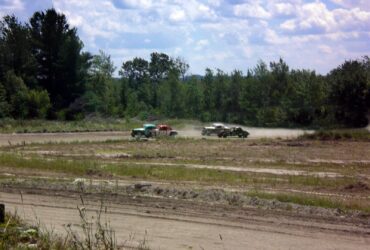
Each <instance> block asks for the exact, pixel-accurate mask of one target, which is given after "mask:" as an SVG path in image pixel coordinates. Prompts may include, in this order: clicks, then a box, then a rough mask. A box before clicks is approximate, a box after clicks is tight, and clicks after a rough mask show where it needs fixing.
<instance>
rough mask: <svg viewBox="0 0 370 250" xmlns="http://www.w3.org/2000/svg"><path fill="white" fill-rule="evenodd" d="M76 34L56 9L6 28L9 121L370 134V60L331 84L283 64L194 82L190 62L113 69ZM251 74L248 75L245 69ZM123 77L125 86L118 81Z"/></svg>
mask: <svg viewBox="0 0 370 250" xmlns="http://www.w3.org/2000/svg"><path fill="white" fill-rule="evenodd" d="M83 47H84V45H83V42H82V41H81V40H80V38H79V36H78V32H77V29H76V28H73V27H71V26H70V25H69V24H68V20H67V19H66V16H65V15H64V14H62V13H58V12H57V11H55V10H54V9H48V10H45V11H39V12H35V13H34V14H33V15H32V17H31V18H30V19H29V21H28V22H27V23H23V22H20V21H19V19H18V18H17V17H16V16H14V15H11V16H9V15H8V16H5V17H3V18H2V20H1V22H0V118H12V119H51V120H52V119H58V120H80V119H84V118H85V117H89V116H101V117H125V118H131V117H137V118H140V119H143V120H144V119H152V118H153V117H166V118H187V119H198V120H201V121H204V122H208V121H223V122H228V123H239V124H246V125H252V126H269V127H283V126H284V127H334V126H343V127H361V126H365V125H367V124H368V120H367V117H368V114H369V107H370V59H369V57H368V56H364V57H362V58H359V59H355V60H346V61H344V62H343V63H342V64H341V65H339V66H338V67H336V68H334V69H333V70H331V71H330V72H329V73H327V74H326V75H321V74H317V73H316V72H315V71H313V70H309V69H293V68H291V67H289V66H288V65H287V63H286V62H285V61H284V60H283V59H282V58H280V59H277V61H274V62H270V63H265V62H263V61H259V62H258V63H257V65H255V66H254V67H250V68H248V69H246V71H245V73H243V72H242V71H241V70H238V69H235V70H234V71H233V72H231V73H225V72H224V71H222V70H221V69H209V68H207V69H205V72H204V75H202V76H198V75H189V74H188V71H189V67H190V66H189V64H188V63H187V62H186V60H185V59H184V58H182V57H177V58H172V57H170V56H169V55H167V54H165V53H161V52H153V53H151V54H150V57H149V58H150V59H149V60H145V59H143V58H139V57H136V58H133V59H132V60H129V61H125V62H123V63H122V65H121V67H120V68H119V69H116V67H115V66H114V64H113V62H112V60H111V57H110V55H108V54H106V53H105V52H103V51H100V52H99V53H98V54H96V55H94V54H91V53H89V52H86V51H85V50H83ZM246 67H247V65H246ZM117 70H118V72H119V74H118V75H119V76H117V74H116V73H115V72H117Z"/></svg>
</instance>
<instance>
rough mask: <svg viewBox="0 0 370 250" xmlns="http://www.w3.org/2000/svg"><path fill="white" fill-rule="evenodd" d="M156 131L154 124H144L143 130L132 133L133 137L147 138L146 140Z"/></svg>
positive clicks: (136, 129)
mask: <svg viewBox="0 0 370 250" xmlns="http://www.w3.org/2000/svg"><path fill="white" fill-rule="evenodd" d="M155 129H156V126H155V125H154V124H150V123H147V124H144V126H143V127H142V128H135V129H133V130H132V131H131V136H132V137H142V136H145V137H146V138H149V137H152V136H153V130H155Z"/></svg>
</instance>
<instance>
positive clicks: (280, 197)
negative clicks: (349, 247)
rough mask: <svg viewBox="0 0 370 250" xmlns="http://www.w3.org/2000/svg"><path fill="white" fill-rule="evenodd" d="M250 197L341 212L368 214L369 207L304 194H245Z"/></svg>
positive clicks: (257, 192)
mask: <svg viewBox="0 0 370 250" xmlns="http://www.w3.org/2000/svg"><path fill="white" fill-rule="evenodd" d="M247 195H248V196H250V197H256V198H260V199H267V200H277V201H280V202H286V203H294V204H298V205H304V206H313V207H323V208H331V209H341V210H344V211H346V210H358V211H362V212H365V213H367V214H370V207H369V206H368V205H367V204H361V203H359V202H357V201H353V200H347V201H342V200H338V199H336V200H334V199H333V198H327V197H317V196H312V195H304V194H299V195H297V194H287V193H267V192H262V191H256V190H255V191H250V192H247Z"/></svg>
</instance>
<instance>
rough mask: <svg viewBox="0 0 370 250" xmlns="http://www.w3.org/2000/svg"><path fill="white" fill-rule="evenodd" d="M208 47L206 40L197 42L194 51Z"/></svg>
mask: <svg viewBox="0 0 370 250" xmlns="http://www.w3.org/2000/svg"><path fill="white" fill-rule="evenodd" d="M208 45H209V41H208V40H207V39H202V40H199V41H198V42H197V43H196V46H195V48H194V50H197V51H199V50H202V49H204V48H205V47H207V46H208Z"/></svg>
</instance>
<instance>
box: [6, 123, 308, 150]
mask: <svg viewBox="0 0 370 250" xmlns="http://www.w3.org/2000/svg"><path fill="white" fill-rule="evenodd" d="M245 129H246V130H247V131H249V132H250V136H249V137H248V138H251V139H258V138H294V137H297V136H299V135H302V134H303V133H304V132H305V131H304V130H300V129H273V128H272V129H267V128H251V127H246V128H245ZM129 134H130V132H129V131H125V132H119V131H108V132H73V133H25V134H16V133H13V134H1V133H0V146H5V145H9V144H12V145H14V144H22V143H40V142H41V143H45V142H73V141H105V140H122V139H129V138H131V137H130V135H129ZM179 136H180V137H190V138H201V137H202V136H201V128H194V127H192V126H189V127H187V128H185V129H183V130H179ZM207 138H217V137H215V136H213V137H207Z"/></svg>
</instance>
